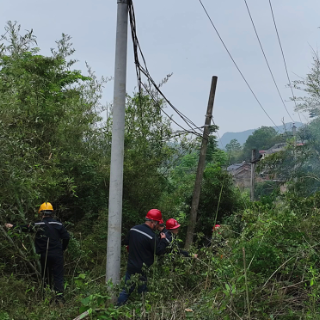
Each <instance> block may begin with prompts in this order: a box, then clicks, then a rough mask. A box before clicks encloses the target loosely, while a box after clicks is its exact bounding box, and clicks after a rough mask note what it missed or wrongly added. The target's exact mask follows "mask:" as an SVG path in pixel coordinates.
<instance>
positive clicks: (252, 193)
mask: <svg viewBox="0 0 320 320" xmlns="http://www.w3.org/2000/svg"><path fill="white" fill-rule="evenodd" d="M255 171H256V149H252V152H251V183H250V187H251V189H250V190H251V192H250V199H251V201H254V176H255Z"/></svg>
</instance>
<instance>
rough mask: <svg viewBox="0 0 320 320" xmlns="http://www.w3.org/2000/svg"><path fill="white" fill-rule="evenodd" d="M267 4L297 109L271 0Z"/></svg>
mask: <svg viewBox="0 0 320 320" xmlns="http://www.w3.org/2000/svg"><path fill="white" fill-rule="evenodd" d="M269 5H270V10H271V15H272V20H273V25H274V28H275V30H276V33H277V37H278V43H279V46H280V50H281V54H282V58H283V63H284V68H285V71H286V75H287V79H288V81H289V87H290V89H291V94H292V100H293V102H294V104H295V107H296V109H297V102H296V99H295V97H294V93H293V89H292V85H291V80H290V77H289V72H288V66H287V62H286V58H285V55H284V51H283V48H282V44H281V40H280V35H279V31H278V27H277V23H276V19H275V15H274V11H273V7H272V3H271V0H269ZM297 113H298V116H299V119H300V121H301V122H302V120H301V116H300V112H297ZM302 123H303V122H302Z"/></svg>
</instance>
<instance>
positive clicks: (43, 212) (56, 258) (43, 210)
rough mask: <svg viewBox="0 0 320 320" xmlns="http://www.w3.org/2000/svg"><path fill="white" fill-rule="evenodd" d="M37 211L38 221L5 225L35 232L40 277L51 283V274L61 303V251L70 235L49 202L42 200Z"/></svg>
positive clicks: (57, 300) (48, 283)
mask: <svg viewBox="0 0 320 320" xmlns="http://www.w3.org/2000/svg"><path fill="white" fill-rule="evenodd" d="M38 213H39V215H40V216H41V217H42V219H41V220H40V221H37V222H33V223H29V224H27V225H20V226H15V225H13V224H11V223H6V225H5V226H6V227H7V228H8V229H11V228H14V229H15V230H17V231H22V232H30V233H35V247H36V252H37V253H38V254H40V261H41V267H42V279H43V281H44V283H45V284H47V285H51V283H50V280H51V275H52V276H53V281H54V290H55V292H56V294H57V296H56V302H59V304H60V305H61V303H62V302H63V287H64V286H63V251H64V250H66V249H67V246H68V243H69V239H70V236H69V233H68V232H67V230H66V229H65V227H64V226H63V224H62V223H61V222H60V221H58V220H56V219H54V218H53V215H54V210H53V206H52V204H51V203H50V202H44V203H43V204H42V205H41V206H40V208H39V211H38ZM46 276H47V279H46Z"/></svg>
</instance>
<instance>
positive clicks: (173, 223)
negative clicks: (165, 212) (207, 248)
mask: <svg viewBox="0 0 320 320" xmlns="http://www.w3.org/2000/svg"><path fill="white" fill-rule="evenodd" d="M180 226H181V225H180V224H179V223H178V221H177V220H176V219H173V218H171V219H169V220H167V222H166V229H167V232H166V238H167V240H168V241H169V242H170V243H171V250H173V251H177V252H178V253H180V254H182V255H183V256H185V257H189V258H190V257H191V256H190V254H189V252H188V251H185V250H182V249H180V248H179V246H178V245H177V242H175V241H174V240H175V236H176V235H177V234H178V233H179V228H180ZM192 257H193V258H197V257H198V255H197V254H193V255H192Z"/></svg>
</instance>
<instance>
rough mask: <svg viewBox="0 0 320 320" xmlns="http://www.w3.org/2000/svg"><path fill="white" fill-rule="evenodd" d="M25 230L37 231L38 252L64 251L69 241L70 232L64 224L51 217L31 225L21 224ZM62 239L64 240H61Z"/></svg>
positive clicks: (52, 252)
mask: <svg viewBox="0 0 320 320" xmlns="http://www.w3.org/2000/svg"><path fill="white" fill-rule="evenodd" d="M20 228H21V230H22V231H24V232H35V233H36V236H35V246H36V251H37V253H39V254H41V253H45V252H46V251H47V248H48V253H50V254H56V253H59V254H60V253H62V251H63V250H65V249H66V247H67V245H68V242H69V238H70V236H69V233H68V232H67V230H66V229H65V227H64V226H63V224H62V223H61V222H59V221H57V220H55V219H53V218H51V217H45V218H43V219H42V220H41V221H37V222H35V223H31V224H29V225H24V226H20ZM61 240H62V241H63V242H61Z"/></svg>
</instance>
